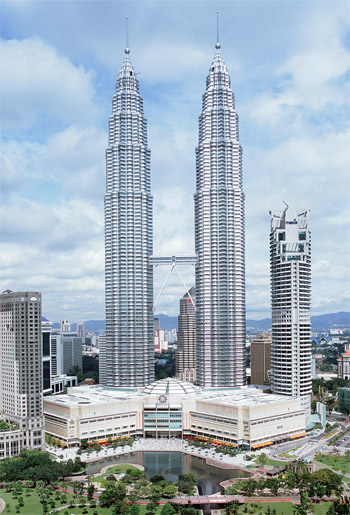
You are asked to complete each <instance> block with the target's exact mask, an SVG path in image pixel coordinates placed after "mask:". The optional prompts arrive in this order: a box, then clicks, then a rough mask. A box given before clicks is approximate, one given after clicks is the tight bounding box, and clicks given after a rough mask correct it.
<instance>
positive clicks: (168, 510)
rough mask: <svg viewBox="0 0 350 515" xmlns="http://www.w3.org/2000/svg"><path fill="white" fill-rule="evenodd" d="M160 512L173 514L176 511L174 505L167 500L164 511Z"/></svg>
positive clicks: (165, 514)
mask: <svg viewBox="0 0 350 515" xmlns="http://www.w3.org/2000/svg"><path fill="white" fill-rule="evenodd" d="M160 513H161V515H173V514H174V513H176V511H175V509H174V507H173V506H172V505H171V504H170V503H168V502H167V503H166V504H164V506H163V508H162V511H161V512H160Z"/></svg>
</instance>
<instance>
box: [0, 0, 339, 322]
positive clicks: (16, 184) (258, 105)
mask: <svg viewBox="0 0 350 515" xmlns="http://www.w3.org/2000/svg"><path fill="white" fill-rule="evenodd" d="M178 4H179V2H169V3H167V4H166V5H164V3H162V4H161V3H160V2H147V3H146V4H143V3H142V4H141V3H138V2H132V3H127V2H125V3H124V2H118V3H104V2H99V3H98V4H97V3H96V2H88V3H84V2H65V3H64V4H62V3H56V2H50V6H48V5H45V4H44V3H33V2H26V3H25V4H23V3H21V2H11V4H10V3H9V2H8V3H6V2H2V14H3V19H4V23H3V26H2V31H3V38H4V39H3V40H2V43H1V53H2V56H3V59H2V62H3V65H4V66H5V71H3V73H2V76H3V87H2V94H3V105H6V108H5V107H4V108H3V111H2V122H3V135H4V143H3V161H4V165H5V168H4V170H5V173H4V175H3V182H2V187H1V190H2V194H3V196H4V198H3V202H2V210H3V212H2V215H1V216H2V220H3V227H2V229H1V239H2V243H3V249H2V254H1V255H2V262H3V264H2V268H3V278H4V280H3V287H2V290H4V289H6V288H9V289H11V290H13V291H16V290H21V291H23V290H35V291H41V292H42V293H43V314H44V315H45V316H46V317H47V318H49V319H51V320H53V321H55V320H58V319H59V318H61V317H63V316H65V317H67V318H68V319H70V320H71V321H80V320H88V319H93V318H94V319H103V318H104V270H103V268H104V267H103V262H104V256H103V235H104V230H103V205H102V202H101V198H103V194H104V184H105V183H104V173H105V172H104V149H105V148H106V144H107V124H106V120H107V118H108V115H109V110H110V98H111V96H112V92H113V87H114V83H115V75H116V73H117V70H118V69H119V67H120V63H121V60H122V57H123V50H124V47H125V16H129V21H130V47H131V50H132V56H133V63H134V66H135V71H137V72H139V71H140V72H141V75H140V76H138V78H139V81H140V90H141V95H142V96H143V98H144V105H145V112H146V116H147V119H148V127H149V147H150V148H151V149H152V162H151V166H152V190H153V194H154V211H155V213H154V228H155V235H154V236H155V240H154V253H155V254H165V255H171V254H173V253H174V254H191V253H192V252H193V250H194V238H193V227H194V221H193V220H194V217H193V193H194V191H195V187H194V183H195V151H194V149H195V146H196V139H197V117H198V115H199V114H200V97H201V94H202V92H203V80H204V77H205V76H206V75H207V73H208V67H209V64H210V60H211V58H212V49H213V45H214V43H215V38H216V34H215V33H216V26H215V25H216V24H215V13H216V10H219V11H221V30H220V32H221V35H220V40H221V44H222V51H223V54H224V58H225V62H226V64H227V66H228V68H229V70H230V74H231V82H232V88H233V90H234V92H235V95H236V99H237V100H236V103H237V111H238V112H239V114H240V120H241V127H240V140H241V144H242V146H243V148H244V157H243V159H244V191H245V194H246V237H247V253H246V254H247V273H246V278H247V316H248V317H249V318H257V319H259V318H265V317H266V316H270V288H269V249H268V244H267V241H268V237H267V235H268V234H269V217H268V211H269V209H270V208H271V207H273V206H276V207H278V206H280V205H281V202H282V199H283V198H284V199H285V200H286V201H288V203H289V204H290V206H291V210H292V211H295V210H296V209H298V208H302V207H304V206H307V207H308V208H310V209H311V213H310V223H311V225H312V228H313V260H312V265H313V272H312V273H313V289H312V295H313V296H312V314H318V313H329V312H336V311H345V310H346V309H347V308H348V301H347V300H346V292H345V290H346V283H345V278H346V277H347V276H348V275H349V274H348V275H347V272H346V266H347V261H346V257H345V256H346V252H347V250H348V248H347V247H346V244H345V245H343V246H341V245H340V242H343V241H344V237H343V236H344V233H345V231H346V227H345V224H346V223H347V220H348V218H349V217H348V211H347V199H348V193H347V187H346V173H347V169H348V166H349V164H348V160H349V153H348V150H347V147H346V145H347V139H346V132H345V130H346V125H347V122H348V111H347V108H346V97H347V93H346V87H344V85H345V84H346V82H347V76H346V70H347V53H348V49H349V40H348V39H346V12H347V11H346V9H347V7H346V2H332V4H330V3H329V2H323V3H322V4H319V5H313V4H312V3H307V2H288V3H284V2H274V3H273V5H272V4H269V3H266V2H249V3H241V2H237V3H235V4H228V3H226V2H205V3H202V2H181V6H182V7H183V9H182V11H183V12H178V11H180V10H179V9H178V8H177V6H178ZM330 5H331V9H329V6H330ZM101 6H103V8H102V9H101ZM97 9H98V10H97ZM52 13H53V14H54V16H52V17H51V18H50V19H49V14H52ZM97 13H98V16H97ZM67 20H69V22H67ZM261 22H264V23H261ZM67 23H68V25H69V27H70V29H71V30H70V31H68V32H69V35H68V36H67ZM151 23H152V27H153V29H152V33H151V34H150V31H149V30H147V29H148V28H149V26H150V24H151ZM315 27H317V31H316V30H315ZM276 41H278V45H276V44H275V43H276ZM28 63H30V65H28ZM334 249H336V252H335V251H334ZM161 274H166V270H164V269H162V270H157V273H156V274H155V286H154V294H155V296H156V295H157V293H158V291H159V289H160V286H161V283H162V281H163V276H162V275H161ZM184 275H185V278H186V284H187V286H188V287H189V288H190V287H191V286H193V285H194V274H193V270H192V269H191V270H189V271H188V272H187V273H184ZM174 279H175V276H173V279H172V280H171V282H170V284H169V287H168V289H167V290H165V294H164V295H163V296H162V297H161V299H160V304H159V305H158V309H157V311H158V312H162V313H165V314H169V315H176V314H177V312H178V298H179V297H181V296H182V295H183V294H184V293H185V291H184V288H183V285H182V284H181V282H180V281H176V283H175V281H174Z"/></svg>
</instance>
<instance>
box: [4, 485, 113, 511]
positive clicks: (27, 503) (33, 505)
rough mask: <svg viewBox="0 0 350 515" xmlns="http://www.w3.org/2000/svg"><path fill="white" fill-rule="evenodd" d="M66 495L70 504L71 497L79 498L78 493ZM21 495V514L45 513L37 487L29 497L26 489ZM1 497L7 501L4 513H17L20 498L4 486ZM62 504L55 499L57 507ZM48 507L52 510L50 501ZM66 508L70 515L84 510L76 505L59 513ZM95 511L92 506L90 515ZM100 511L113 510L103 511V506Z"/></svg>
mask: <svg viewBox="0 0 350 515" xmlns="http://www.w3.org/2000/svg"><path fill="white" fill-rule="evenodd" d="M66 495H67V504H69V502H70V500H71V499H73V501H74V502H76V498H77V496H76V495H73V494H66ZM21 496H22V497H23V502H24V506H23V508H21V509H20V515H34V514H35V515H40V514H41V513H43V507H42V504H41V503H40V498H39V496H38V494H37V491H36V489H33V488H31V489H30V490H29V496H28V497H27V495H26V491H25V490H23V493H22V494H21ZM0 497H2V498H3V499H4V501H5V502H6V508H5V511H4V512H3V513H4V514H7V513H8V514H15V513H16V509H15V507H16V506H17V504H18V499H14V498H13V496H12V492H5V490H4V489H3V488H2V489H0ZM51 499H55V493H54V494H53V495H52V496H51ZM8 505H10V511H8V509H7V508H8ZM61 506H63V504H62V503H61V501H55V508H56V509H57V508H59V507H61ZM48 507H49V510H51V507H50V504H49V503H48ZM66 509H67V510H68V513H69V515H70V514H71V513H74V514H75V515H81V514H82V510H81V509H80V508H78V507H75V506H74V508H65V509H64V510H62V511H60V512H59V513H60V514H61V515H63V514H64V512H65V510H66ZM93 512H94V509H93V508H90V509H89V512H88V513H89V515H92V514H93ZM98 513H99V515H100V514H101V515H102V514H103V513H104V514H105V515H110V514H111V513H112V510H110V511H107V509H105V510H104V511H102V508H100V511H99V512H98Z"/></svg>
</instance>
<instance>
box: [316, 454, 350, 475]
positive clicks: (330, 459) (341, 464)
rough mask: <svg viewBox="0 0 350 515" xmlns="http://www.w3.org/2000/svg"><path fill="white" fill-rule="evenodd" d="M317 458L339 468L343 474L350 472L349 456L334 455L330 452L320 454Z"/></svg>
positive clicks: (335, 468) (334, 467)
mask: <svg viewBox="0 0 350 515" xmlns="http://www.w3.org/2000/svg"><path fill="white" fill-rule="evenodd" d="M315 460H316V461H319V462H320V463H324V464H325V465H328V466H330V467H332V468H333V469H334V470H339V471H340V472H343V474H349V473H350V463H349V456H333V455H329V454H318V455H317V456H315Z"/></svg>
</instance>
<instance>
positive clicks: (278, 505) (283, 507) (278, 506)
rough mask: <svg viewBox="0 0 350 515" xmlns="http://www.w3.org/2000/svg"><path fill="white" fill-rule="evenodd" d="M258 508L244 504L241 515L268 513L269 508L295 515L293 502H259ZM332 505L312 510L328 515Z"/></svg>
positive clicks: (324, 505)
mask: <svg viewBox="0 0 350 515" xmlns="http://www.w3.org/2000/svg"><path fill="white" fill-rule="evenodd" d="M256 504H257V505H258V507H257V508H256V509H255V511H254V509H253V506H254V503H246V504H242V505H241V506H240V508H239V511H238V513H239V515H242V514H244V513H247V515H249V514H253V513H256V514H258V513H267V508H268V506H269V507H270V510H273V509H275V510H276V513H277V515H294V511H293V506H294V505H293V503H292V502H258V503H256ZM330 505H331V503H328V502H322V503H319V504H313V505H312V510H313V513H314V515H326V513H327V511H328V509H329V507H330ZM246 506H247V507H248V511H247V512H245V511H244V509H245V507H246ZM221 514H222V515H225V510H221Z"/></svg>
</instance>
